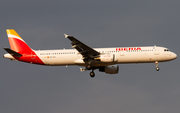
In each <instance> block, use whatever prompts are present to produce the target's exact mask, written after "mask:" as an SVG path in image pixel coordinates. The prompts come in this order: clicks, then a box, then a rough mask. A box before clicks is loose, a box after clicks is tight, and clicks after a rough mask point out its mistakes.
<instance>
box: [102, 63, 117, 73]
mask: <svg viewBox="0 0 180 113" xmlns="http://www.w3.org/2000/svg"><path fill="white" fill-rule="evenodd" d="M99 71H100V72H105V73H107V74H117V73H118V71H119V66H118V65H111V66H105V67H101V68H99Z"/></svg>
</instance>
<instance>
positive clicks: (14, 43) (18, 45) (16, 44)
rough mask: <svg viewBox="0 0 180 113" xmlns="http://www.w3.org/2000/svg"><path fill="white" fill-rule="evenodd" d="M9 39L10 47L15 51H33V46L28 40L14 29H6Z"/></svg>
mask: <svg viewBox="0 0 180 113" xmlns="http://www.w3.org/2000/svg"><path fill="white" fill-rule="evenodd" d="M6 32H7V36H8V39H9V44H10V47H11V49H12V50H13V51H15V52H18V53H31V51H32V50H31V48H30V47H29V46H28V45H27V44H26V42H25V41H24V40H23V39H22V38H21V37H20V36H19V35H18V33H17V32H16V31H15V30H14V29H6Z"/></svg>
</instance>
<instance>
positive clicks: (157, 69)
mask: <svg viewBox="0 0 180 113" xmlns="http://www.w3.org/2000/svg"><path fill="white" fill-rule="evenodd" d="M155 64H156V71H159V67H158V61H156V62H155Z"/></svg>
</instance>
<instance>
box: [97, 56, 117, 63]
mask: <svg viewBox="0 0 180 113" xmlns="http://www.w3.org/2000/svg"><path fill="white" fill-rule="evenodd" d="M114 59H115V55H114V54H104V55H101V56H100V60H101V62H114Z"/></svg>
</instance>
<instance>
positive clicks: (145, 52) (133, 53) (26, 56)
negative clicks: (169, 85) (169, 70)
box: [4, 29, 177, 78]
mask: <svg viewBox="0 0 180 113" xmlns="http://www.w3.org/2000/svg"><path fill="white" fill-rule="evenodd" d="M6 32H7V36H8V39H9V43H10V48H4V50H6V51H7V53H6V54H4V57H5V58H8V59H11V60H16V61H22V62H27V63H32V64H39V65H46V66H69V65H78V66H82V67H84V68H80V70H81V71H86V70H91V72H90V76H91V77H92V78H93V77H94V76H95V73H94V70H95V69H98V70H99V71H100V72H105V73H107V74H117V73H118V71H119V66H118V65H117V64H129V63H155V65H156V70H157V71H159V69H160V68H159V67H158V63H159V62H166V61H171V60H174V59H176V58H177V55H176V54H175V53H174V52H171V51H170V50H169V49H168V48H165V47H160V46H156V45H154V46H144V47H113V48H91V47H89V46H87V45H86V44H84V43H82V42H81V41H79V40H78V39H76V38H74V37H73V36H69V35H66V34H64V35H65V38H68V39H69V40H70V41H71V45H72V48H73V49H60V50H33V49H31V48H30V47H29V46H28V45H27V43H26V42H25V41H24V40H23V39H22V38H21V37H20V36H19V35H18V33H17V32H16V31H15V30H14V29H6Z"/></svg>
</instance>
